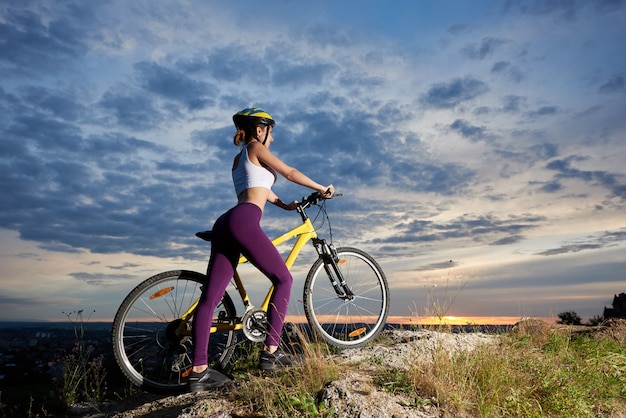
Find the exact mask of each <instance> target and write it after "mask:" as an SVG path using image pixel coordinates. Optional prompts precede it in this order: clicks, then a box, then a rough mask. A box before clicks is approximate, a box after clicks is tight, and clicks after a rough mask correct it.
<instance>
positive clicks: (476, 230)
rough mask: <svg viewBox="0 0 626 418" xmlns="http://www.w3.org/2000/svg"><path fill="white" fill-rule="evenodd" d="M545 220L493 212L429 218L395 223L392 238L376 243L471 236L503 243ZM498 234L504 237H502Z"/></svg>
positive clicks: (492, 242)
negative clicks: (442, 219)
mask: <svg viewBox="0 0 626 418" xmlns="http://www.w3.org/2000/svg"><path fill="white" fill-rule="evenodd" d="M544 220H545V218H544V217H542V216H533V215H521V216H510V217H509V219H500V218H498V217H496V216H493V215H484V216H478V217H475V218H471V217H469V216H462V217H459V218H456V219H452V220H451V221H449V222H447V223H435V222H433V221H428V220H412V221H409V222H401V223H399V224H397V225H396V226H395V230H396V231H397V232H396V233H394V235H393V236H392V237H389V238H384V239H374V242H375V243H408V242H432V241H444V240H449V239H460V238H471V239H472V240H474V241H476V242H488V243H491V244H493V245H503V243H506V242H509V243H511V242H518V241H520V240H521V235H520V233H521V232H523V231H526V230H530V229H533V228H537V227H538V226H540V225H541V223H542V222H543V221H544ZM498 235H504V237H501V238H498Z"/></svg>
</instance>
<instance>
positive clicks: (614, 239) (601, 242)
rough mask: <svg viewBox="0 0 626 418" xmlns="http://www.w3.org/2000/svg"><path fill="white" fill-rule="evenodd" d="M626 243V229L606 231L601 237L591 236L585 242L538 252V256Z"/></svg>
mask: <svg viewBox="0 0 626 418" xmlns="http://www.w3.org/2000/svg"><path fill="white" fill-rule="evenodd" d="M623 242H626V229H620V230H617V231H606V232H604V233H602V234H599V235H593V236H589V237H588V238H587V239H586V240H585V241H581V242H574V243H571V244H564V245H562V246H560V247H558V248H551V249H549V250H545V251H541V252H538V253H537V255H544V256H552V255H560V254H569V253H577V252H581V251H586V250H598V249H602V248H606V247H613V246H615V245H617V244H619V243H623Z"/></svg>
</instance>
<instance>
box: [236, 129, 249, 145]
mask: <svg viewBox="0 0 626 418" xmlns="http://www.w3.org/2000/svg"><path fill="white" fill-rule="evenodd" d="M246 137H247V135H246V131H244V130H243V129H237V132H235V137H234V138H233V144H235V145H236V146H240V145H243V144H245V143H246V142H247V141H246V140H247V138H246Z"/></svg>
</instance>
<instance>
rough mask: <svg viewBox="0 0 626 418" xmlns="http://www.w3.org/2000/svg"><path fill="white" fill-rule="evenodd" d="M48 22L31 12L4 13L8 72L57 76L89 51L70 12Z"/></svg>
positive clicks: (0, 29)
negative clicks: (54, 74)
mask: <svg viewBox="0 0 626 418" xmlns="http://www.w3.org/2000/svg"><path fill="white" fill-rule="evenodd" d="M61 8H62V9H64V10H67V9H66V8H64V7H62V6H61ZM46 20H47V21H44V19H43V18H42V16H41V15H38V14H37V13H35V12H33V11H30V10H18V9H16V8H8V10H5V12H4V19H3V20H2V22H1V23H0V44H2V45H3V47H2V48H1V49H0V62H2V63H3V64H4V65H5V66H6V67H8V71H10V72H11V73H14V74H16V75H17V74H20V75H35V74H38V73H40V72H41V71H45V72H49V73H56V74H58V73H60V72H62V71H64V70H67V68H68V66H69V65H70V63H71V62H72V60H73V59H76V58H78V57H80V56H82V55H84V54H85V53H86V52H87V51H88V46H87V44H86V43H85V38H84V37H83V36H82V33H81V32H80V30H79V29H78V28H77V27H76V26H75V22H76V21H75V20H73V19H72V16H71V13H70V15H69V16H64V15H63V14H61V15H60V17H57V18H52V19H50V20H48V19H46Z"/></svg>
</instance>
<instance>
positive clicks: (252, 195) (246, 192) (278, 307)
mask: <svg viewBox="0 0 626 418" xmlns="http://www.w3.org/2000/svg"><path fill="white" fill-rule="evenodd" d="M233 122H234V123H235V127H236V128H237V132H236V133H235V137H234V139H233V142H234V143H235V145H237V146H242V149H241V152H240V153H239V154H238V155H237V156H236V157H235V160H234V161H233V168H232V176H233V182H234V185H235V191H236V193H237V201H238V203H237V206H235V207H233V208H232V209H230V210H229V211H228V212H226V213H224V214H223V215H222V216H220V217H219V218H218V219H217V221H216V222H215V225H214V226H213V238H212V240H211V241H212V244H211V258H210V260H209V267H208V270H207V283H206V285H205V286H204V287H203V293H202V296H201V298H200V303H199V305H198V308H197V310H196V313H195V316H194V322H193V347H194V361H193V369H192V373H191V375H190V376H189V390H190V391H192V392H197V391H200V390H203V389H207V388H212V387H218V386H221V385H223V384H225V383H226V382H228V381H229V379H228V377H226V376H225V375H223V374H221V373H219V372H217V371H215V370H212V369H210V368H208V358H207V356H208V354H207V347H208V346H209V337H210V328H211V321H212V318H213V313H214V311H215V307H216V306H217V304H218V303H219V302H220V301H221V299H222V296H223V294H224V291H225V290H226V286H227V285H228V283H229V282H230V279H231V278H232V277H233V273H234V271H235V268H236V266H237V263H238V261H239V257H240V255H241V254H243V255H244V256H245V257H246V258H247V259H248V260H249V261H250V262H251V263H252V264H253V265H254V266H256V267H257V268H258V269H259V270H260V271H261V272H262V273H263V274H265V275H266V276H267V277H268V278H269V279H270V280H271V281H272V284H273V285H274V292H273V294H272V298H271V301H270V307H269V309H268V313H267V319H268V325H269V329H268V335H267V338H266V340H265V344H264V347H263V352H262V353H261V356H260V362H259V368H260V369H262V370H276V369H279V368H282V367H288V366H290V365H291V360H290V359H289V357H287V356H286V355H285V354H284V353H283V352H282V350H281V349H280V348H279V345H280V334H281V331H282V327H283V323H284V320H285V315H286V313H287V306H288V304H289V296H290V292H291V284H292V282H293V279H292V277H291V273H290V272H289V270H288V269H287V266H286V265H285V262H284V260H283V258H282V257H281V255H280V253H279V252H278V250H277V249H276V247H274V245H273V244H272V241H271V240H270V239H269V238H268V236H267V235H266V234H265V233H264V232H263V230H262V229H261V226H260V222H261V216H262V215H263V209H264V207H265V202H270V203H273V204H274V205H276V206H278V207H280V208H283V209H286V210H294V209H295V208H296V204H297V202H295V201H294V202H291V203H284V202H283V201H282V200H280V199H279V198H278V196H276V194H275V193H274V192H273V191H272V185H273V184H274V182H275V181H276V174H275V173H278V174H280V175H282V176H283V177H285V178H286V179H287V180H289V181H292V182H294V183H296V184H299V185H301V186H304V187H308V188H310V189H313V190H315V191H317V192H319V193H321V194H322V196H323V197H325V198H331V197H332V195H333V192H334V187H333V186H332V185H327V186H323V185H321V184H319V183H317V182H315V181H313V180H311V179H310V178H309V177H307V176H306V175H304V174H303V173H301V172H300V171H298V170H297V169H295V168H293V167H290V166H288V165H287V164H285V163H284V162H282V161H281V160H280V159H278V158H277V157H276V156H275V155H274V154H272V153H271V152H270V150H269V146H270V144H271V143H272V142H273V141H274V138H273V137H272V129H273V127H274V123H275V122H274V119H272V116H270V114H269V113H267V112H266V111H265V110H263V109H260V108H248V109H244V110H242V111H240V112H237V114H235V115H234V116H233Z"/></svg>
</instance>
